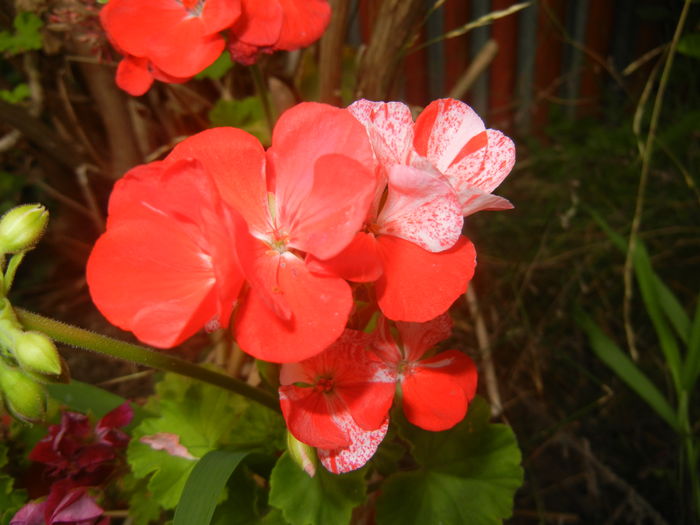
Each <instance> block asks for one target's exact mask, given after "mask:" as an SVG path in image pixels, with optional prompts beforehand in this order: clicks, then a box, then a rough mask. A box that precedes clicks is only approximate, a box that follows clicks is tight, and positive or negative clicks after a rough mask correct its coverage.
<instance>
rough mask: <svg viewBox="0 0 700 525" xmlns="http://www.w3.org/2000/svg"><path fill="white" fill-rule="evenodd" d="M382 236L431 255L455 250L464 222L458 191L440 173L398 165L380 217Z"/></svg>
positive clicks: (392, 170) (392, 171)
mask: <svg viewBox="0 0 700 525" xmlns="http://www.w3.org/2000/svg"><path fill="white" fill-rule="evenodd" d="M377 223H378V224H379V227H380V230H379V232H380V233H384V234H387V235H392V236H394V237H400V238H401V239H405V240H407V241H411V242H413V243H414V244H417V245H418V246H420V247H421V248H423V249H425V250H428V251H431V252H441V251H444V250H447V249H449V248H452V246H454V244H455V243H456V242H457V240H458V239H459V236H460V234H461V233H462V226H463V223H464V219H463V218H462V208H461V206H460V203H459V200H458V199H457V195H456V194H455V191H454V190H453V189H452V186H451V185H450V183H449V182H447V180H446V179H445V178H444V177H442V176H441V175H440V174H439V173H436V172H434V171H432V170H428V169H416V168H414V167H410V166H400V165H394V166H392V167H391V168H390V169H389V193H388V196H387V200H386V203H385V204H384V208H383V209H382V211H381V213H380V215H379V218H378V219H377Z"/></svg>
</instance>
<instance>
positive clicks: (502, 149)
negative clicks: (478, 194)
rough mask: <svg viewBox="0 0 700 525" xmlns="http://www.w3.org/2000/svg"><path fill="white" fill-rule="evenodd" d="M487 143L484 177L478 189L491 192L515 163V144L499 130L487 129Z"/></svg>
mask: <svg viewBox="0 0 700 525" xmlns="http://www.w3.org/2000/svg"><path fill="white" fill-rule="evenodd" d="M486 136H487V137H488V145H487V147H486V158H485V159H484V171H485V178H484V182H483V184H482V185H480V186H479V189H481V190H483V191H485V192H487V193H491V192H492V191H493V190H494V189H496V188H497V187H498V186H499V185H500V184H501V182H503V179H505V178H506V177H507V176H508V174H509V173H510V170H512V169H513V165H514V164H515V144H513V141H512V140H510V139H509V138H508V137H506V136H505V135H504V134H503V133H501V132H500V131H497V130H495V129H487V130H486Z"/></svg>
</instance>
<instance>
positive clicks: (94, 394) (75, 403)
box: [47, 381, 145, 424]
mask: <svg viewBox="0 0 700 525" xmlns="http://www.w3.org/2000/svg"><path fill="white" fill-rule="evenodd" d="M47 390H48V392H49V395H50V396H51V397H52V398H54V399H55V400H57V401H59V402H60V403H62V404H63V405H65V406H67V407H68V408H69V409H70V410H75V411H76V412H81V413H88V412H92V414H93V415H94V416H95V418H96V419H100V418H101V417H102V416H104V415H105V414H106V413H107V412H109V411H111V410H114V409H115V408H117V407H118V406H120V405H122V404H124V403H126V401H127V400H126V399H124V398H123V397H120V396H118V395H116V394H112V393H111V392H108V391H107V390H103V389H101V388H99V387H96V386H93V385H89V384H87V383H81V382H80V381H71V382H70V383H68V384H62V383H52V384H49V385H47ZM131 408H133V409H134V421H132V424H133V423H136V422H138V421H140V420H141V418H143V417H144V416H145V412H144V411H143V409H142V408H141V407H140V406H138V405H136V404H134V403H131Z"/></svg>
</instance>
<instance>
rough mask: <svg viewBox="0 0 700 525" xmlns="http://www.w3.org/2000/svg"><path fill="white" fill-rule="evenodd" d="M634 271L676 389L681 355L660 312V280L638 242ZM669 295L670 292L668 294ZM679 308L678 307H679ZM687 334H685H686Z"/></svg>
mask: <svg viewBox="0 0 700 525" xmlns="http://www.w3.org/2000/svg"><path fill="white" fill-rule="evenodd" d="M634 269H635V272H636V275H637V282H638V283H639V289H640V290H641V292H642V299H643V300H644V306H645V307H646V310H647V314H649V317H650V318H651V322H652V324H653V325H654V328H655V329H656V335H657V337H658V338H659V343H660V345H661V351H662V352H663V354H664V358H665V360H666V365H667V366H668V368H669V370H670V372H671V376H672V377H673V381H674V384H675V385H676V387H680V384H681V354H680V350H679V349H678V344H677V342H676V339H675V337H674V336H673V334H672V333H671V330H670V328H669V326H668V324H667V322H666V318H665V317H664V316H663V314H662V311H661V303H660V300H659V293H658V290H659V288H660V286H662V285H661V284H660V279H659V278H658V276H657V275H656V274H655V273H654V270H652V268H651V261H650V259H649V255H648V254H647V251H646V248H645V247H644V245H643V244H642V243H641V241H640V242H638V243H637V246H636V249H635V253H634ZM669 293H670V292H669ZM679 308H680V306H679ZM686 333H687V332H686Z"/></svg>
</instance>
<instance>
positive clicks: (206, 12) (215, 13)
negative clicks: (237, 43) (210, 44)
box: [200, 0, 242, 35]
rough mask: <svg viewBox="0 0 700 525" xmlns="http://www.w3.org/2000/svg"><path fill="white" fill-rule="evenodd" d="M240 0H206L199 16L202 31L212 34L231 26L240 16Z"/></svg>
mask: <svg viewBox="0 0 700 525" xmlns="http://www.w3.org/2000/svg"><path fill="white" fill-rule="evenodd" d="M241 12H242V6H241V1H240V0H206V1H205V2H204V7H202V14H201V16H200V18H201V20H202V24H203V25H204V33H205V34H207V35H213V34H214V33H218V32H219V31H224V30H225V29H228V28H229V27H231V26H232V25H233V24H234V22H236V20H238V19H239V18H240V16H241Z"/></svg>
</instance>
